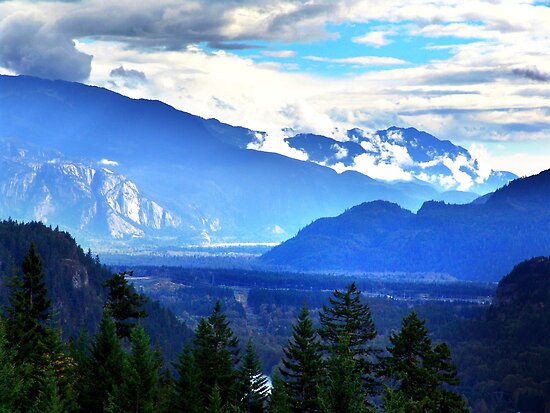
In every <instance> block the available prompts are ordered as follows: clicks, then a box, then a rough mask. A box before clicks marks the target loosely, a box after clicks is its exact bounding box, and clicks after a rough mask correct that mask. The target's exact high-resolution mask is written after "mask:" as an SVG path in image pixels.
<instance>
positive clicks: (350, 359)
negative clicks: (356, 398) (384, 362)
mask: <svg viewBox="0 0 550 413" xmlns="http://www.w3.org/2000/svg"><path fill="white" fill-rule="evenodd" d="M329 302H330V306H323V311H321V313H320V314H319V318H320V323H321V327H320V329H319V336H321V338H322V344H323V349H324V350H325V351H326V352H327V353H328V355H329V357H332V366H333V367H335V368H338V369H339V367H337V366H334V363H335V361H336V360H342V361H345V362H346V363H347V364H348V366H350V367H352V368H353V371H352V372H350V373H349V374H350V375H355V376H357V377H358V378H359V379H360V381H361V380H362V382H363V390H364V392H365V393H366V394H372V393H373V392H374V387H375V385H376V381H375V379H374V373H375V370H376V366H375V365H374V363H373V360H372V358H373V356H374V354H375V353H376V351H375V350H374V349H373V347H372V340H373V339H374V338H375V337H376V329H375V327H374V323H373V321H372V317H371V312H370V309H369V306H368V305H367V304H366V303H363V302H361V292H360V291H359V290H357V287H356V285H355V282H353V283H351V284H350V285H349V286H348V287H347V289H346V291H344V292H342V291H339V290H335V291H334V293H333V296H332V297H331V298H330V299H329ZM344 343H348V344H347V345H344ZM350 377H351V376H350Z"/></svg>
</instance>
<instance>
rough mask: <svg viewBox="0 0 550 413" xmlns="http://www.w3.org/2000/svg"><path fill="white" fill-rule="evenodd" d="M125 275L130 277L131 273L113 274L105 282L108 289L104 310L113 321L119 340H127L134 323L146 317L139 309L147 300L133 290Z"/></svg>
mask: <svg viewBox="0 0 550 413" xmlns="http://www.w3.org/2000/svg"><path fill="white" fill-rule="evenodd" d="M126 275H130V276H131V275H133V273H132V272H122V273H119V274H113V276H112V277H111V278H110V279H108V280H107V281H106V282H105V287H107V288H108V289H109V294H108V297H107V304H106V308H107V309H108V310H109V312H110V313H111V316H112V317H113V319H114V320H115V323H116V331H117V335H118V336H119V337H120V338H129V337H130V334H131V330H132V327H133V326H134V325H135V321H136V320H138V319H140V318H144V317H147V313H146V312H145V311H143V310H142V309H141V307H143V306H144V305H145V303H146V302H147V298H146V297H145V296H144V295H142V294H138V293H137V292H136V291H135V290H134V288H133V287H132V286H131V285H130V284H129V283H128V280H127V279H126Z"/></svg>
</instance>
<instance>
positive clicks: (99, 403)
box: [80, 310, 127, 413]
mask: <svg viewBox="0 0 550 413" xmlns="http://www.w3.org/2000/svg"><path fill="white" fill-rule="evenodd" d="M126 357H127V355H126V353H125V352H124V350H123V349H122V344H121V342H120V339H119V338H118V336H117V334H116V326H115V322H114V320H113V318H112V317H111V314H110V313H109V311H108V310H105V311H103V316H102V318H101V321H100V323H99V329H98V331H97V333H96V335H95V336H94V339H93V342H92V346H91V350H90V359H89V361H88V363H86V365H87V368H88V369H89V371H88V373H87V375H86V377H87V378H88V380H90V385H89V386H87V387H86V392H85V393H84V394H82V395H81V401H80V406H81V407H82V410H83V411H86V412H98V413H101V412H105V411H108V410H107V409H108V407H109V404H110V398H112V397H113V395H114V393H115V390H116V389H117V386H118V385H119V384H120V383H122V382H123V379H124V373H125V372H126V371H127V360H126Z"/></svg>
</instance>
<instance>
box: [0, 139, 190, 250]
mask: <svg viewBox="0 0 550 413" xmlns="http://www.w3.org/2000/svg"><path fill="white" fill-rule="evenodd" d="M0 214H1V215H2V216H8V215H9V216H11V217H12V218H14V219H21V220H38V221H42V222H45V223H49V222H52V223H60V222H61V223H62V226H63V227H65V229H68V230H70V231H71V232H73V233H76V234H83V233H84V234H87V236H89V237H90V236H91V237H93V236H96V237H101V236H103V235H104V234H105V232H106V233H108V234H109V235H110V237H112V238H114V239H122V238H128V237H143V236H144V235H145V234H149V235H161V234H165V233H166V232H170V231H171V232H174V231H173V230H175V229H178V228H179V227H181V226H183V222H182V219H181V218H180V217H179V216H178V215H177V214H175V213H173V212H172V211H170V210H168V209H166V208H164V207H162V206H161V205H159V203H157V202H155V201H153V200H151V199H149V198H147V197H145V196H144V195H143V194H142V193H141V192H140V190H139V189H138V187H137V185H136V184H135V183H134V182H132V181H130V180H128V179H126V178H125V177H124V176H122V175H120V174H117V173H114V172H113V171H111V170H109V169H107V168H106V167H104V166H102V165H92V164H90V163H79V162H73V161H69V160H66V159H63V157H62V156H61V155H60V154H58V153H55V152H52V151H43V150H39V149H35V148H32V147H26V148H22V147H21V146H18V145H16V144H13V143H11V142H3V143H0Z"/></svg>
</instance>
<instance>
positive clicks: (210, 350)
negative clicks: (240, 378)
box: [193, 301, 239, 404]
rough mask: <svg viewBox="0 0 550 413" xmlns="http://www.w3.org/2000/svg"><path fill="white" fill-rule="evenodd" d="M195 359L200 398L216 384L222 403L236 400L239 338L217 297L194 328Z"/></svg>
mask: <svg viewBox="0 0 550 413" xmlns="http://www.w3.org/2000/svg"><path fill="white" fill-rule="evenodd" d="M194 344H195V348H194V352H193V356H194V360H195V363H196V366H197V368H198V371H199V375H200V384H201V386H200V389H201V393H202V400H207V398H208V395H210V394H212V390H213V388H214V386H215V385H217V386H218V390H219V393H220V397H221V399H222V402H223V404H229V403H233V402H235V395H236V384H237V383H236V379H237V371H236V370H235V368H234V366H235V365H237V363H238V354H239V350H238V348H237V345H238V339H237V337H235V335H234V334H233V331H232V330H231V328H230V327H229V322H228V321H227V320H226V316H225V315H224V314H223V313H222V311H221V303H220V302H219V301H218V302H216V304H215V306H214V310H213V311H212V314H211V315H210V316H209V317H208V319H204V318H203V319H201V321H200V322H199V325H198V326H197V329H196V330H195V340H194Z"/></svg>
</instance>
